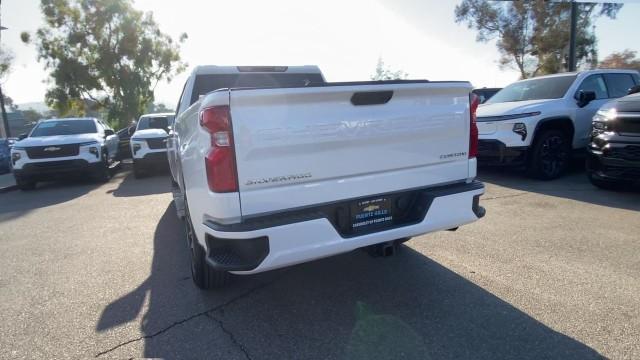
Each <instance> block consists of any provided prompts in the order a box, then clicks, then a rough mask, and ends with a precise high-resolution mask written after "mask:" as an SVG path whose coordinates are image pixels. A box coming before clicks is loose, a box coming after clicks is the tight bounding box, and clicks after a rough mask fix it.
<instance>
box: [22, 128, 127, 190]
mask: <svg viewBox="0 0 640 360" xmlns="http://www.w3.org/2000/svg"><path fill="white" fill-rule="evenodd" d="M117 155H118V135H116V134H115V133H114V131H113V129H112V128H111V127H109V125H107V124H106V123H104V122H103V121H102V120H99V119H95V118H67V119H49V120H41V121H40V122H38V124H37V125H36V126H35V127H34V128H33V130H31V132H30V133H29V135H28V136H27V135H24V136H22V139H21V140H20V141H18V142H16V143H15V145H14V146H13V148H12V149H11V163H12V165H13V174H14V176H15V178H16V184H17V185H18V187H19V188H20V189H21V190H31V189H33V188H35V186H36V183H37V182H38V181H46V180H50V179H54V178H57V177H59V176H60V175H73V174H78V173H88V174H90V175H92V176H93V177H94V178H96V179H98V180H104V181H106V180H108V179H109V177H110V171H109V170H110V168H112V167H113V166H115V165H117V162H116V161H115V159H116V157H117Z"/></svg>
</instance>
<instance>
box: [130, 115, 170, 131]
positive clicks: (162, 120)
mask: <svg viewBox="0 0 640 360" xmlns="http://www.w3.org/2000/svg"><path fill="white" fill-rule="evenodd" d="M172 123H173V115H169V116H153V117H151V116H147V117H143V118H140V121H138V127H137V130H146V129H162V130H164V131H168V130H169V126H170V125H171V124H172Z"/></svg>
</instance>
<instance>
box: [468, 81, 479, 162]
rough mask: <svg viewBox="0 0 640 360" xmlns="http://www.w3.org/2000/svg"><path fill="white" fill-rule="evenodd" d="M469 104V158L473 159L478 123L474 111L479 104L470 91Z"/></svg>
mask: <svg viewBox="0 0 640 360" xmlns="http://www.w3.org/2000/svg"><path fill="white" fill-rule="evenodd" d="M469 104H470V105H469V113H470V116H469V159H473V158H475V157H476V156H478V124H477V123H476V111H478V105H480V98H479V97H478V95H476V94H474V93H471V94H470V95H469Z"/></svg>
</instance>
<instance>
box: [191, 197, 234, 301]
mask: <svg viewBox="0 0 640 360" xmlns="http://www.w3.org/2000/svg"><path fill="white" fill-rule="evenodd" d="M184 227H185V233H186V237H187V243H188V245H189V250H190V253H191V277H192V278H193V282H194V283H195V284H196V286H197V287H199V288H200V289H203V290H208V289H215V288H221V287H223V286H224V285H226V284H227V283H228V282H229V277H230V274H229V273H228V272H226V271H220V270H215V269H213V268H211V266H209V264H207V261H206V256H207V255H206V252H205V250H204V248H203V247H202V245H200V243H199V242H198V239H197V238H196V235H195V232H194V230H193V225H192V223H191V217H190V216H189V211H188V210H187V211H186V216H185V219H184Z"/></svg>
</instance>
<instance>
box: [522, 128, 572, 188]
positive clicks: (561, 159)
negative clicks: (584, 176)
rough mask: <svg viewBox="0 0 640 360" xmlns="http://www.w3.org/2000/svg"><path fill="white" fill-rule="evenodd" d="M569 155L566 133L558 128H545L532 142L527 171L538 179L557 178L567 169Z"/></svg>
mask: <svg viewBox="0 0 640 360" xmlns="http://www.w3.org/2000/svg"><path fill="white" fill-rule="evenodd" d="M570 155H571V144H570V143H569V138H568V137H567V135H566V134H565V133H564V132H562V131H560V130H545V131H543V132H542V133H540V134H539V135H538V136H536V138H535V140H534V142H533V146H532V148H531V158H530V161H529V164H528V169H527V172H528V173H529V175H530V176H532V177H534V178H537V179H540V180H553V179H557V178H559V177H560V176H562V175H563V174H564V172H565V171H566V170H567V168H568V166H569V162H570V160H571V159H570V157H571V156H570Z"/></svg>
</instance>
